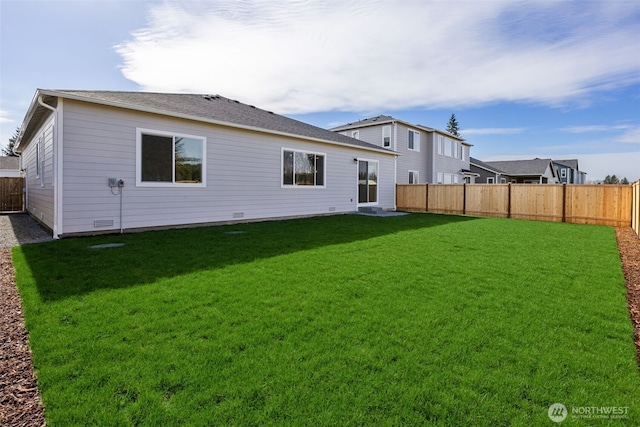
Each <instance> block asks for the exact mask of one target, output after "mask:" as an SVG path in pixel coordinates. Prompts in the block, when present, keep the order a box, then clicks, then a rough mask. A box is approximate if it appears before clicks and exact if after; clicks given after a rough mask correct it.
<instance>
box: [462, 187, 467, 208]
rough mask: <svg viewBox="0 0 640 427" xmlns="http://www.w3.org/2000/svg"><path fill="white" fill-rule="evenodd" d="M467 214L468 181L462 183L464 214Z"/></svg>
mask: <svg viewBox="0 0 640 427" xmlns="http://www.w3.org/2000/svg"><path fill="white" fill-rule="evenodd" d="M466 214H467V183H466V182H465V183H463V184H462V215H466Z"/></svg>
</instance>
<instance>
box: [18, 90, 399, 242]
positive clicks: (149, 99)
mask: <svg viewBox="0 0 640 427" xmlns="http://www.w3.org/2000/svg"><path fill="white" fill-rule="evenodd" d="M16 151H17V152H19V153H21V154H22V156H21V160H22V168H23V169H24V171H25V172H24V173H25V181H26V207H27V210H28V212H29V213H30V214H31V215H32V216H33V217H35V218H36V219H38V220H39V221H40V222H42V223H43V224H44V225H46V226H47V227H48V228H50V229H51V230H52V232H53V236H54V237H55V238H59V237H65V236H70V235H78V234H98V233H105V232H111V233H112V232H122V231H125V230H142V229H149V228H167V227H176V226H185V225H198V224H211V223H225V222H243V221H254V220H264V219H274V218H290V217H301V216H312V215H323V214H338V213H349V212H356V211H358V210H359V209H360V208H363V207H376V208H382V209H388V210H393V209H395V166H396V153H394V152H393V151H392V150H391V149H390V148H389V147H383V146H381V144H370V143H367V142H365V141H363V140H358V139H354V138H350V137H347V136H344V135H340V134H338V133H336V132H331V131H329V130H326V129H321V128H318V127H316V126H312V125H309V124H307V123H303V122H299V121H297V120H293V119H290V118H287V117H284V116H280V115H277V114H274V113H272V112H269V111H265V110H262V109H259V108H256V107H254V106H251V105H246V104H243V103H240V102H238V101H235V100H232V99H228V98H225V97H222V96H219V95H197V94H169V93H145V92H111V91H74V90H42V89H38V90H37V91H36V93H35V95H34V98H33V100H32V102H31V104H30V106H29V109H28V111H27V113H26V116H25V119H24V121H23V123H22V126H21V128H20V131H19V135H18V139H17V142H16Z"/></svg>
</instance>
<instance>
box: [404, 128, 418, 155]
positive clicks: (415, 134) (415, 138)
mask: <svg viewBox="0 0 640 427" xmlns="http://www.w3.org/2000/svg"><path fill="white" fill-rule="evenodd" d="M412 132H413V148H410V147H409V134H410V133H412ZM407 149H408V150H409V151H418V152H419V151H420V131H417V130H415V129H408V131H407Z"/></svg>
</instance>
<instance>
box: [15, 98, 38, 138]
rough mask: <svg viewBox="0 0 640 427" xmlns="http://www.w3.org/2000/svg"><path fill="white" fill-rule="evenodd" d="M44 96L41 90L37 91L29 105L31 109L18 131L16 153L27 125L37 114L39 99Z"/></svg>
mask: <svg viewBox="0 0 640 427" xmlns="http://www.w3.org/2000/svg"><path fill="white" fill-rule="evenodd" d="M40 95H42V91H41V89H37V90H36V93H35V95H34V96H33V98H32V99H31V104H29V109H28V110H27V114H26V115H25V116H24V119H23V120H22V124H21V125H20V129H19V130H18V137H17V138H16V143H15V145H14V151H18V149H19V148H20V144H22V136H23V135H24V132H25V130H26V127H27V124H28V123H29V122H30V121H31V118H32V117H33V115H34V114H35V112H36V109H37V108H38V97H39V96H40Z"/></svg>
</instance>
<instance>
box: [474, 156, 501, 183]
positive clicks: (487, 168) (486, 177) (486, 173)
mask: <svg viewBox="0 0 640 427" xmlns="http://www.w3.org/2000/svg"><path fill="white" fill-rule="evenodd" d="M469 164H470V169H471V171H472V172H474V173H476V174H477V175H478V177H477V178H476V180H475V183H476V184H506V183H508V182H510V178H509V177H508V176H507V175H505V173H504V171H501V170H500V169H498V168H496V167H494V166H491V165H489V164H487V163H485V162H483V161H481V160H478V159H475V158H473V157H471V158H470V159H469Z"/></svg>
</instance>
